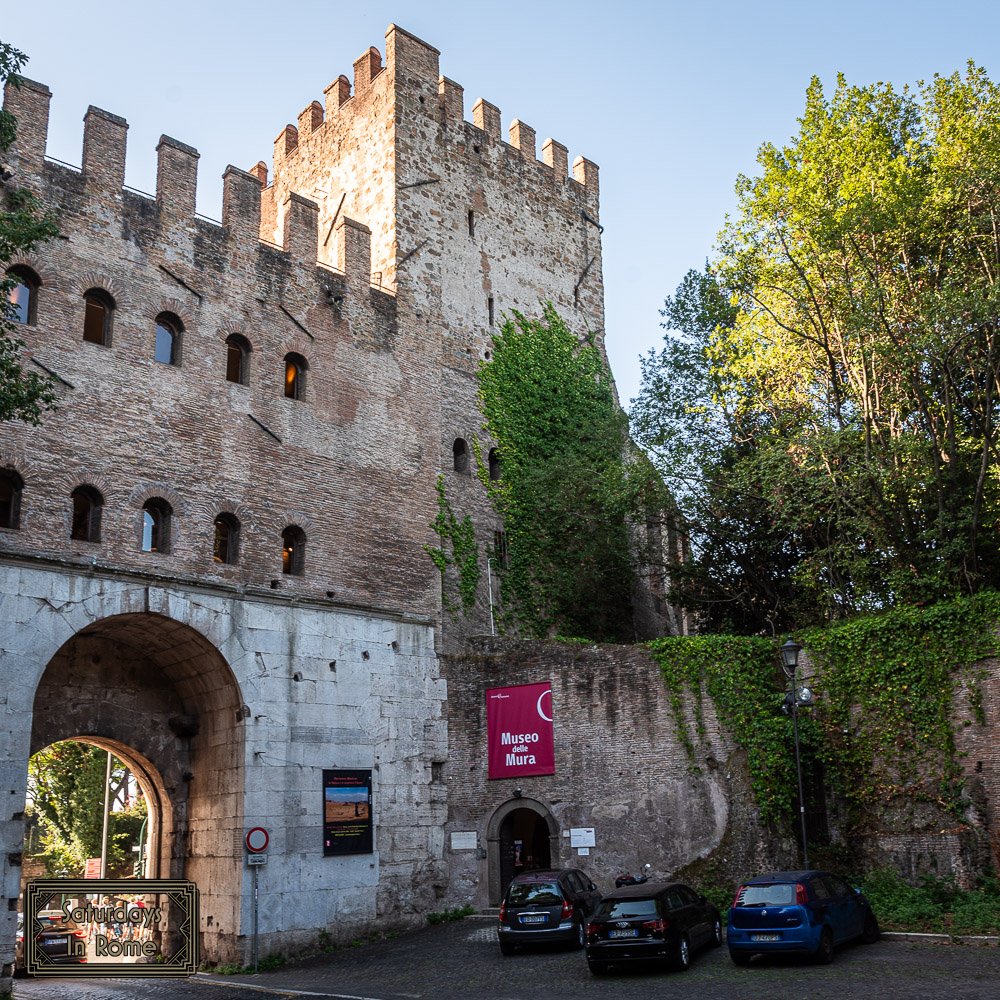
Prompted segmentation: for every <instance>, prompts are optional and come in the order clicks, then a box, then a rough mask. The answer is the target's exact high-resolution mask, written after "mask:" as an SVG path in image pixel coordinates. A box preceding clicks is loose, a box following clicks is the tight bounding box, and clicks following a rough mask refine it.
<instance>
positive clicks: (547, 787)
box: [442, 639, 761, 905]
mask: <svg viewBox="0 0 1000 1000" xmlns="http://www.w3.org/2000/svg"><path fill="white" fill-rule="evenodd" d="M442 662H443V672H444V675H445V678H446V680H447V683H448V732H449V752H448V763H447V766H446V768H445V780H446V782H447V785H448V792H449V799H448V802H449V805H448V824H447V827H446V834H447V835H448V836H447V837H446V843H445V854H446V859H447V861H448V864H449V869H450V886H449V893H450V898H451V899H452V900H453V901H454V902H455V903H456V904H459V903H462V902H472V903H474V904H477V905H484V904H486V903H487V902H489V901H490V898H489V897H490V896H491V895H493V896H494V900H493V901H495V894H496V886H495V882H496V879H495V872H494V871H491V866H492V867H495V861H494V860H493V859H492V858H491V852H495V845H491V844H490V840H491V837H493V838H495V831H494V830H493V827H494V826H495V822H494V818H495V816H496V815H497V814H498V812H501V811H502V810H504V809H509V808H510V807H511V806H514V805H516V804H517V801H518V798H520V799H522V800H530V801H531V802H533V803H537V804H539V805H540V806H541V807H542V809H543V810H544V811H545V813H547V814H548V815H550V816H551V817H552V820H553V821H554V824H555V826H556V843H557V844H558V857H556V856H553V858H552V861H553V863H554V864H555V863H562V864H577V865H579V866H581V867H583V868H584V869H585V870H586V871H587V872H589V873H590V875H591V877H593V878H594V879H595V881H596V882H597V883H598V885H599V886H601V888H602V889H604V890H605V891H606V890H608V889H609V888H611V887H612V885H613V880H614V876H615V875H616V874H617V873H618V872H620V871H622V870H623V869H624V870H629V871H635V870H637V869H638V868H639V867H640V866H641V865H643V864H646V863H648V864H651V865H652V867H653V869H654V871H656V872H659V873H664V874H665V873H669V872H673V871H675V870H676V869H678V868H680V867H681V866H682V865H685V864H687V863H689V862H691V861H693V860H694V859H696V858H699V857H704V856H705V855H707V854H709V853H710V852H711V851H713V850H714V849H715V848H716V847H718V846H719V844H720V843H721V842H722V840H723V837H724V835H725V833H726V831H727V827H728V825H729V819H730V801H731V799H732V798H733V797H734V795H738V796H745V794H746V789H745V777H744V767H743V764H742V760H741V758H740V755H739V754H737V753H735V750H736V748H735V744H734V742H733V740H732V738H731V737H730V736H728V735H727V734H726V733H724V732H723V731H722V730H721V729H720V727H719V725H718V721H717V719H716V718H715V715H714V712H713V711H712V708H711V706H710V705H707V706H706V708H707V711H706V718H705V721H706V727H707V737H706V741H705V744H704V746H703V747H701V748H699V750H698V759H697V760H695V761H691V760H689V759H688V756H687V754H686V752H685V750H684V748H683V747H682V746H681V745H680V743H679V742H678V740H677V739H676V736H675V728H674V721H673V715H672V712H671V708H670V705H669V702H668V698H667V692H666V688H665V686H664V684H663V681H662V679H661V678H660V674H659V670H658V668H657V666H656V664H655V663H654V662H653V661H652V660H651V659H650V658H649V656H648V655H647V654H646V652H645V651H644V650H643V649H642V648H640V647H631V646H585V645H576V644H568V643H554V642H546V643H542V642H538V643H531V642H525V643H517V642H513V641H504V640H498V639H478V640H475V641H474V642H473V643H472V644H471V649H470V652H468V653H466V654H459V655H451V656H446V657H444V658H443V661H442ZM541 681H550V682H551V683H552V703H553V712H554V716H553V718H554V734H555V757H556V761H555V765H556V767H555V774H553V775H550V776H541V777H525V778H523V779H518V780H516V781H514V780H509V779H504V780H492V781H491V780H489V778H488V776H487V747H486V699H485V692H486V689H487V688H491V687H506V686H514V685H518V684H529V683H536V682H541ZM515 789H519V790H520V796H519V797H515ZM734 790H736V791H734ZM579 827H584V828H586V827H593V828H594V829H595V830H596V846H595V847H594V848H592V849H591V851H590V853H589V855H586V856H580V855H578V854H577V852H576V851H575V850H573V849H572V848H571V847H570V843H569V833H570V830H571V829H573V828H579ZM471 831H475V832H476V835H477V842H478V848H479V849H478V851H477V850H470V849H463V850H452V849H451V846H450V844H451V839H450V835H451V834H452V833H454V832H471ZM760 836H761V834H760V831H759V828H758V826H757V825H756V822H754V825H753V828H752V830H751V831H750V832H749V839H750V840H751V841H753V842H756V841H757V840H759V839H760ZM491 889H492V891H491Z"/></svg>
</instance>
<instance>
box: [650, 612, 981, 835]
mask: <svg viewBox="0 0 1000 1000" xmlns="http://www.w3.org/2000/svg"><path fill="white" fill-rule="evenodd" d="M998 621H1000V594H996V593H980V594H977V595H975V596H972V597H966V598H961V599H957V600H954V601H950V602H946V603H942V604H938V605H935V606H933V607H930V608H918V607H905V608H898V609H894V610H892V611H888V612H885V613H883V614H880V615H869V616H865V617H862V618H856V619H853V620H851V621H848V622H846V623H842V624H838V625H833V626H829V627H826V628H815V629H809V630H806V631H803V632H801V633H799V634H798V636H797V638H798V639H799V641H800V642H802V644H803V645H804V646H805V648H806V650H807V655H808V656H809V657H810V658H811V662H812V676H811V677H810V680H809V683H810V686H811V687H812V688H813V690H814V693H815V695H816V705H815V708H813V709H811V710H808V711H805V710H803V711H801V712H800V713H799V731H800V742H801V746H802V753H803V757H804V759H805V760H806V762H807V766H808V761H809V760H811V759H818V760H822V761H823V763H824V764H825V765H826V774H827V777H828V780H829V781H830V782H831V785H832V787H833V789H834V790H835V791H836V793H837V795H838V797H839V799H840V800H841V801H842V802H844V803H845V804H846V805H847V806H848V810H849V821H850V823H851V825H852V827H853V828H854V829H860V828H863V827H864V826H865V825H866V824H867V823H869V822H870V820H871V817H872V816H873V815H874V814H875V812H876V811H877V809H878V808H879V807H882V806H884V805H885V804H886V803H888V802H890V801H893V800H899V799H901V798H902V799H903V800H907V799H909V800H913V801H925V802H932V803H934V804H935V805H937V806H938V807H940V808H942V809H945V810H947V811H950V812H952V813H954V814H956V815H961V813H962V812H963V810H964V808H965V805H966V803H965V801H964V799H963V797H962V783H961V767H960V764H959V760H958V755H957V752H956V742H955V731H954V726H955V724H956V723H955V712H956V710H957V709H960V708H961V707H962V705H963V699H964V704H965V706H967V707H968V710H969V714H970V715H971V716H972V720H974V722H973V721H972V720H970V721H968V722H966V723H965V724H966V725H972V724H975V723H978V724H980V725H982V724H983V723H984V722H985V717H984V714H983V707H982V695H981V691H980V683H981V681H982V679H983V675H982V671H981V670H978V669H976V668H975V667H973V666H972V665H973V664H974V663H975V662H976V661H977V660H982V659H984V658H985V657H989V656H995V655H997V653H998V652H1000V643H998V640H997V634H996V628H997V622H998ZM649 650H650V652H651V654H652V656H653V658H654V660H655V661H656V662H657V664H658V665H659V667H660V671H661V673H662V675H663V679H664V683H665V684H666V688H667V691H668V697H669V700H670V705H671V710H672V713H673V716H674V723H675V729H676V734H677V738H678V740H679V741H680V743H681V745H682V746H683V747H684V748H685V750H686V752H687V754H688V758H689V760H690V761H691V763H692V766H695V765H696V762H697V758H698V744H699V743H702V744H703V743H704V742H705V741H706V739H707V733H706V728H705V717H704V697H705V695H706V694H707V695H708V696H709V697H710V698H711V699H712V702H713V704H714V706H715V710H716V713H717V715H718V718H719V722H720V723H721V724H722V725H723V726H724V727H725V728H726V729H727V730H728V731H729V733H730V734H731V735H732V736H733V738H734V739H735V740H736V742H737V743H738V744H739V745H740V746H742V747H743V748H744V749H745V750H746V753H747V761H748V765H749V770H750V778H751V784H752V788H753V792H754V795H755V797H756V800H757V804H758V806H759V808H760V812H761V818H762V819H764V820H765V821H767V820H779V821H788V820H790V819H791V817H792V805H793V799H794V796H795V794H796V776H795V758H794V746H793V738H792V723H791V720H790V719H789V718H788V717H787V716H785V715H782V714H781V711H780V709H781V704H782V700H783V697H784V685H785V681H784V676H783V674H782V672H781V669H780V666H779V658H778V654H777V648H776V643H774V642H772V641H771V640H769V639H761V638H745V637H738V636H725V635H706V636H690V637H680V638H665V639H657V640H655V641H654V642H652V643H650V644H649ZM800 677H801V675H800ZM687 693H690V694H691V695H692V697H691V699H690V702H689V704H690V706H691V709H690V718H689V717H688V715H687V714H686V710H685V694H687ZM692 726H693V730H694V732H693V733H692V731H691V729H692Z"/></svg>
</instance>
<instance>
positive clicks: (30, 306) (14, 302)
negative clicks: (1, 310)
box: [7, 265, 42, 326]
mask: <svg viewBox="0 0 1000 1000" xmlns="http://www.w3.org/2000/svg"><path fill="white" fill-rule="evenodd" d="M7 280H8V281H12V282H13V283H14V284H13V286H12V287H11V289H10V291H9V292H8V293H7V308H8V312H7V315H8V318H10V319H11V320H13V321H14V322H15V323H21V324H23V325H26V326H34V324H35V319H36V316H37V313H38V289H39V287H40V286H41V284H42V283H41V281H40V280H39V279H38V275H37V274H35V272H34V271H32V270H31V268H30V267H22V266H21V265H18V266H16V267H12V268H10V269H9V270H8V271H7Z"/></svg>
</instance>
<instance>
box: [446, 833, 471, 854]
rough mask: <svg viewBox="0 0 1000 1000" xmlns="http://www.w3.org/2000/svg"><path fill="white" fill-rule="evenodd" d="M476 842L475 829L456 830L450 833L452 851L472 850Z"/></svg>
mask: <svg viewBox="0 0 1000 1000" xmlns="http://www.w3.org/2000/svg"><path fill="white" fill-rule="evenodd" d="M476 844H477V840H476V831H475V830H458V831H456V832H455V833H453V834H452V835H451V849H452V850H453V851H474V850H475V849H476Z"/></svg>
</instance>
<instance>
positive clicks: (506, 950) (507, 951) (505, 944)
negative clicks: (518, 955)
mask: <svg viewBox="0 0 1000 1000" xmlns="http://www.w3.org/2000/svg"><path fill="white" fill-rule="evenodd" d="M515 951H517V945H516V944H511V943H510V942H509V941H501V942H500V954H501V955H513V954H514V952H515Z"/></svg>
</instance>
